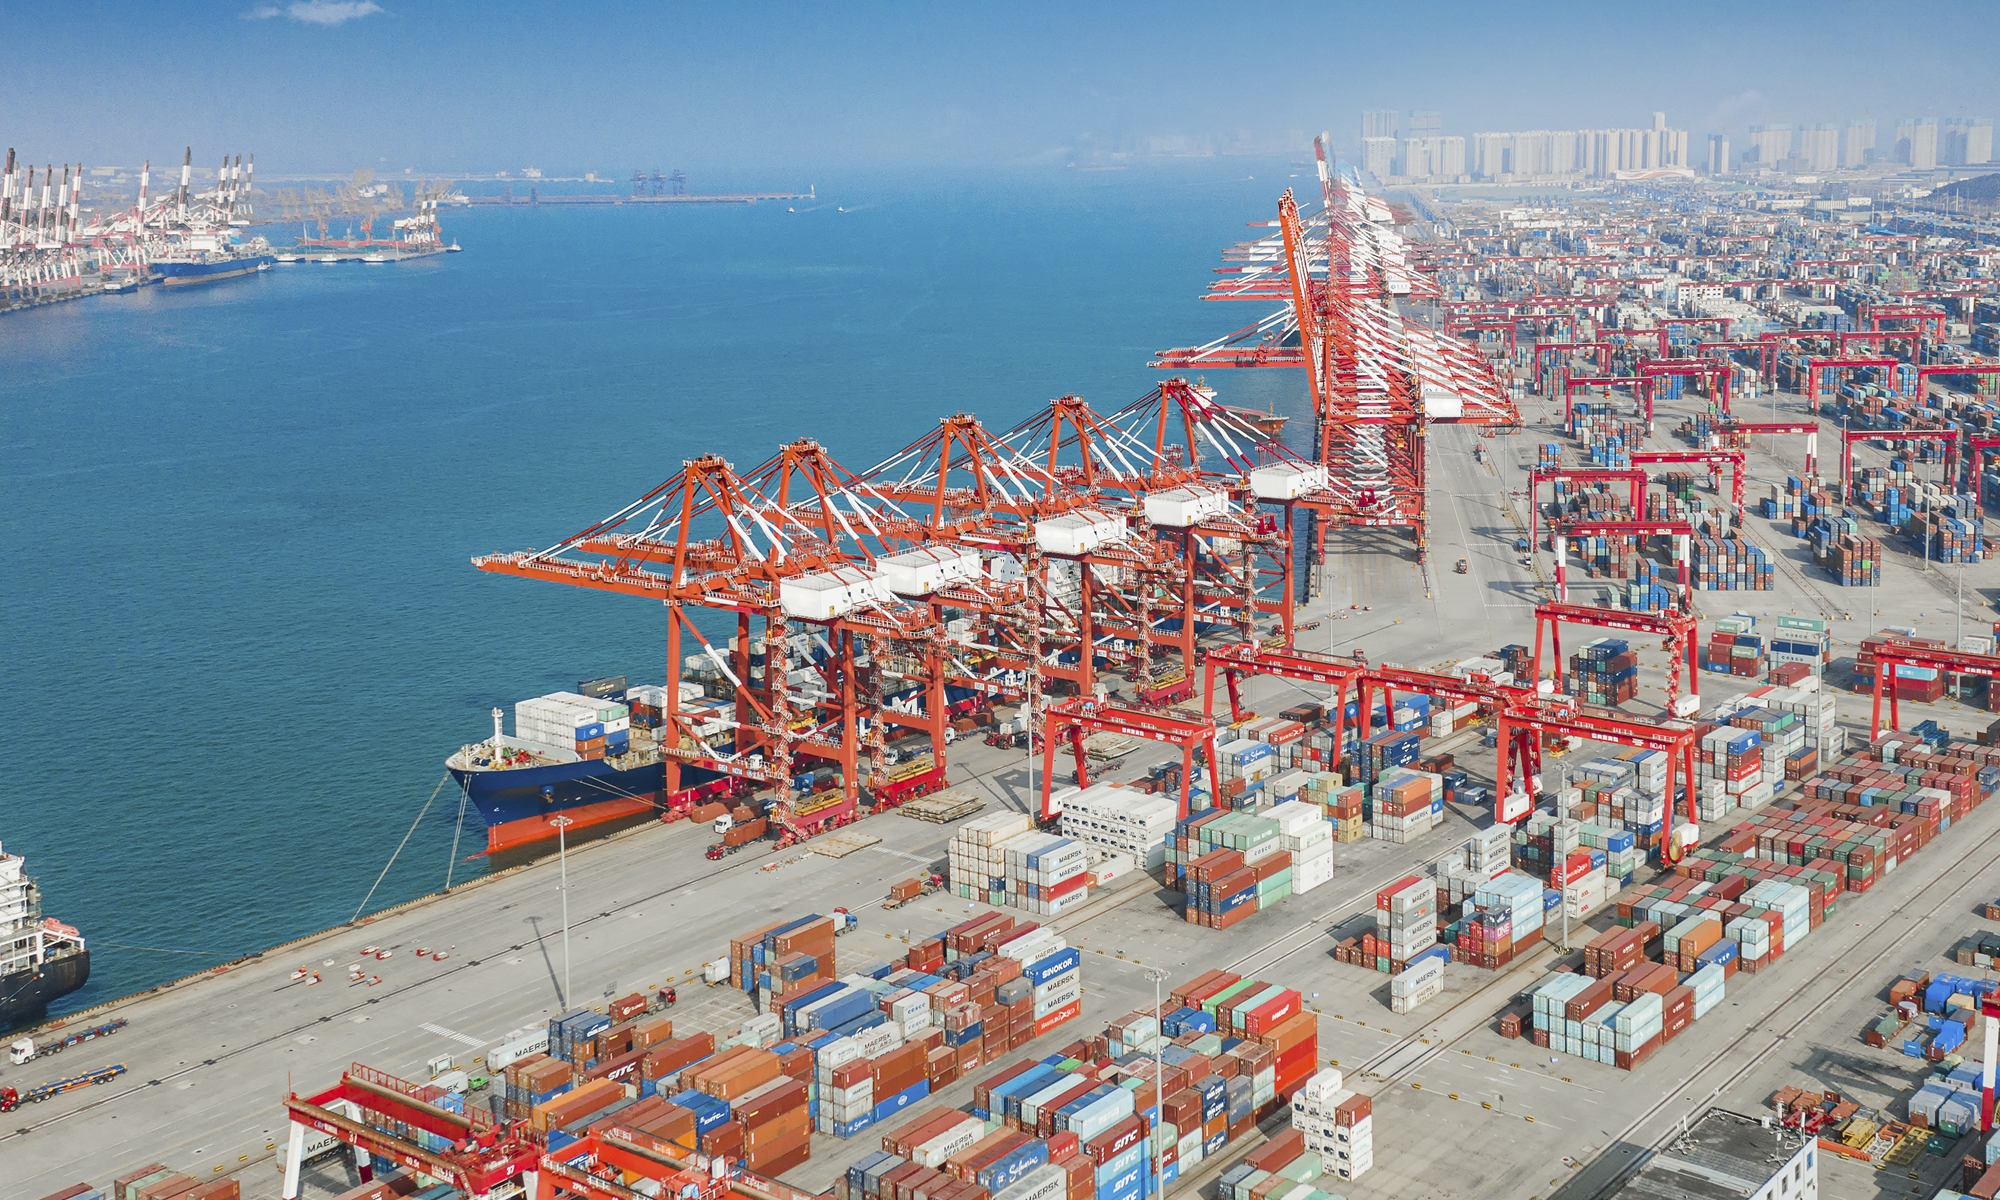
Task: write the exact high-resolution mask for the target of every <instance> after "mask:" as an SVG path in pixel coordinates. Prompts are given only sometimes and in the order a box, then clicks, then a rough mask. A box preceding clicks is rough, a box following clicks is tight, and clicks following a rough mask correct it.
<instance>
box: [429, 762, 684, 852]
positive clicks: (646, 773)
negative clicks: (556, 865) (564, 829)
mask: <svg viewBox="0 0 2000 1200" xmlns="http://www.w3.org/2000/svg"><path fill="white" fill-rule="evenodd" d="M449 769H450V771H451V777H452V779H453V780H454V781H455V782H457V784H458V786H459V787H460V788H461V789H463V790H464V792H465V794H466V796H467V798H468V799H469V800H470V801H471V805H472V807H473V808H474V809H476V810H478V812H479V816H480V819H481V820H483V821H484V822H486V838H487V849H488V851H489V852H491V851H495V850H501V849H505V848H507V847H510V846H516V845H520V844H522V843H524V842H531V841H539V840H542V839H544V838H551V837H554V836H555V827H554V826H552V825H550V824H549V818H550V817H553V816H556V815H558V814H562V815H565V816H568V817H570V818H571V819H572V821H574V822H575V824H576V825H577V826H589V825H594V824H602V823H604V822H606V821H613V820H618V819H620V818H622V817H625V816H630V815H633V814H637V813H641V812H645V811H648V810H658V809H664V808H667V807H669V804H668V801H667V798H666V797H664V796H663V795H662V791H663V789H664V788H665V786H666V768H665V767H664V766H662V765H661V764H659V763H654V764H652V765H650V766H644V767H636V768H633V769H630V770H620V769H618V768H617V767H616V766H613V765H612V764H611V763H609V762H607V761H605V760H602V759H585V760H584V761H582V762H573V763H556V764H552V765H550V766H544V767H519V768H515V769H513V770H504V771H466V770H460V769H459V768H456V767H452V768H449ZM721 778H722V777H721V776H719V775H717V774H715V773H714V772H711V771H703V770H699V769H696V768H693V767H683V768H682V769H681V788H682V790H683V791H686V790H690V789H700V788H701V787H703V786H704V785H706V784H709V783H712V782H714V781H716V780H718V779H721Z"/></svg>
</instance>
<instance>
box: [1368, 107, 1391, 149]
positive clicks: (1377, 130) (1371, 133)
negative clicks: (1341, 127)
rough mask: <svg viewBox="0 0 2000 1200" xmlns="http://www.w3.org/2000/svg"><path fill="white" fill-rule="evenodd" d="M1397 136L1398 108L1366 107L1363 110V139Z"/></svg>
mask: <svg viewBox="0 0 2000 1200" xmlns="http://www.w3.org/2000/svg"><path fill="white" fill-rule="evenodd" d="M1395 136H1396V110H1395V109H1393V108H1364V109H1362V110H1361V140H1363V141H1367V140H1368V139H1369V138H1393V137H1395Z"/></svg>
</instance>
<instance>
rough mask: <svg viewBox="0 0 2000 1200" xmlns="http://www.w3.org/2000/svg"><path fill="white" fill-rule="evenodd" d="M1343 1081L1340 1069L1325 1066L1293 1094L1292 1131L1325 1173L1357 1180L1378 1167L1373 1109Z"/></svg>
mask: <svg viewBox="0 0 2000 1200" xmlns="http://www.w3.org/2000/svg"><path fill="white" fill-rule="evenodd" d="M1343 1082H1344V1080H1343V1079H1342V1078H1341V1074H1340V1069H1339V1068H1338V1067H1323V1068H1321V1069H1320V1070H1319V1071H1318V1072H1316V1073H1315V1074H1314V1075H1313V1077H1312V1078H1311V1079H1309V1080H1307V1081H1306V1083H1305V1085H1304V1086H1303V1087H1301V1088H1299V1089H1298V1090H1297V1091H1296V1092H1294V1093H1292V1128H1293V1129H1295V1130H1297V1131H1298V1132H1299V1133H1301V1134H1302V1135H1304V1145H1305V1149H1306V1150H1307V1151H1308V1152H1309V1153H1312V1154H1317V1155H1318V1156H1319V1157H1320V1161H1321V1162H1322V1163H1323V1164H1324V1169H1325V1170H1327V1171H1330V1172H1331V1173H1332V1174H1333V1175H1334V1176H1336V1177H1337V1178H1340V1179H1347V1180H1354V1179H1359V1178H1360V1177H1361V1176H1363V1175H1365V1174H1367V1173H1368V1169H1369V1168H1370V1167H1372V1166H1374V1165H1375V1135H1374V1107H1373V1103H1372V1101H1371V1098H1370V1097H1367V1096H1363V1095H1359V1094H1357V1093H1355V1092H1353V1091H1350V1090H1348V1089H1347V1088H1345V1087H1342V1086H1341V1085H1342V1083H1343ZM1292 1190H1296V1189H1287V1191H1292Z"/></svg>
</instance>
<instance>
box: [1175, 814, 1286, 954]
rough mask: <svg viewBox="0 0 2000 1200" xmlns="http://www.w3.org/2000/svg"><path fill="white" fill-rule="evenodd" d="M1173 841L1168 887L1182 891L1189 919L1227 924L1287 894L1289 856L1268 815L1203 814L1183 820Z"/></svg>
mask: <svg viewBox="0 0 2000 1200" xmlns="http://www.w3.org/2000/svg"><path fill="white" fill-rule="evenodd" d="M1175 843H1176V848H1175V849H1174V850H1172V851H1170V852H1169V859H1170V861H1169V863H1168V868H1167V886H1169V887H1173V886H1175V884H1176V882H1178V883H1179V885H1180V888H1181V890H1182V891H1183V892H1185V893H1186V897H1187V908H1186V917H1187V920H1188V922H1189V923H1190V924H1196V925H1205V926H1208V927H1210V928H1213V929H1227V928H1229V927H1230V926H1231V925H1234V924H1236V923H1238V922H1240V921H1243V920H1246V919H1248V918H1249V916H1250V915H1251V914H1252V913H1255V912H1257V911H1259V909H1260V908H1261V907H1262V906H1263V905H1264V904H1267V903H1269V904H1275V903H1277V902H1278V901H1279V900H1281V899H1283V898H1284V897H1285V896H1288V895H1290V894H1291V885H1292V879H1293V875H1292V865H1293V862H1292V856H1291V854H1290V852H1288V851H1287V850H1286V849H1285V839H1284V835H1283V833H1282V832H1281V831H1280V829H1279V826H1278V823H1277V822H1276V821H1273V820H1271V819H1270V818H1268V817H1258V816H1252V815H1250V814H1249V813H1240V812H1221V811H1216V812H1209V813H1204V814H1202V815H1201V816H1198V817H1191V818H1189V819H1188V820H1187V821H1184V822H1182V824H1181V827H1180V832H1178V833H1176V835H1175ZM1182 845H1185V846H1186V847H1187V848H1186V849H1181V848H1179V847H1180V846H1182Z"/></svg>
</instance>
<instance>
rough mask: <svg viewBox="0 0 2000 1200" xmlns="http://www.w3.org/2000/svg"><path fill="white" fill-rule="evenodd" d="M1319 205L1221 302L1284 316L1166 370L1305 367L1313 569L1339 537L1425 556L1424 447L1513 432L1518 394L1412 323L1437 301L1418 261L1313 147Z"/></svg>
mask: <svg viewBox="0 0 2000 1200" xmlns="http://www.w3.org/2000/svg"><path fill="white" fill-rule="evenodd" d="M1315 149H1316V151H1317V153H1318V166H1319V175H1320V191H1321V196H1320V204H1319V207H1318V209H1317V211H1315V212H1313V213H1310V214H1308V213H1305V212H1302V211H1301V208H1300V205H1299V204H1298V202H1297V200H1296V199H1295V198H1294V196H1293V195H1292V193H1291V192H1290V191H1287V192H1286V193H1285V194H1284V195H1283V196H1282V197H1281V198H1280V199H1279V202H1278V220H1277V221H1276V225H1277V227H1278V228H1277V232H1276V233H1275V234H1272V235H1268V236H1266V237H1264V238H1262V239H1260V240H1258V241H1256V242H1252V243H1249V244H1247V245H1245V246H1239V247H1237V248H1236V249H1235V250H1234V251H1232V252H1231V254H1230V257H1231V258H1232V259H1233V260H1234V261H1235V262H1236V263H1238V264H1240V265H1238V266H1235V267H1232V268H1230V269H1229V270H1228V272H1227V275H1226V277H1225V278H1224V279H1223V280H1222V281H1220V282H1218V283H1217V284H1215V285H1214V286H1213V287H1212V288H1211V289H1210V292H1209V298H1210V299H1231V300H1235V299H1248V300H1258V301H1263V302H1267V303H1268V302H1271V301H1273V300H1276V301H1277V302H1279V303H1280V304H1281V305H1282V307H1280V308H1278V309H1277V310H1276V311H1274V312H1272V313H1271V314H1269V315H1267V316H1265V317H1264V318H1262V319H1260V320H1258V321H1257V322H1255V323H1254V324H1252V325H1249V326H1246V327H1244V328H1243V329H1240V330H1238V331H1236V332H1235V333H1232V334H1229V335H1226V336H1224V337H1222V338H1218V339H1216V340H1215V341H1213V342H1209V343H1207V344H1205V345H1201V346H1193V347H1186V348H1182V349H1175V350H1164V351H1161V352H1160V353H1159V354H1158V355H1156V356H1155V359H1154V362H1153V365H1154V366H1155V367H1159V368H1165V369H1171V370H1177V371H1194V370H1202V369H1206V368H1211V367H1252V366H1258V367H1262V366H1282V367H1302V368H1304V370H1305V372H1306V376H1307V386H1308V391H1309V393H1310V395H1311V396H1312V398H1313V407H1314V413H1315V415H1316V418H1317V428H1316V429H1315V436H1314V439H1313V450H1312V455H1313V458H1314V459H1315V460H1316V461H1317V463H1318V464H1319V465H1321V466H1323V467H1325V468H1326V471H1327V479H1326V483H1325V485H1324V488H1323V489H1320V490H1319V491H1318V492H1316V493H1315V494H1312V495H1308V496H1302V497H1300V498H1298V502H1299V506H1300V507H1303V508H1306V509H1308V510H1309V511H1311V512H1313V513H1314V515H1315V517H1316V518H1318V519H1317V520H1316V522H1315V524H1316V526H1317V529H1316V536H1315V539H1314V547H1315V554H1316V558H1318V559H1323V557H1324V548H1325V537H1326V532H1327V529H1328V528H1329V527H1332V528H1342V527H1349V526H1376V527H1387V528H1399V529H1408V530H1409V531H1410V533H1411V536H1412V537H1413V539H1414V541H1415V543H1416V545H1417V550H1418V554H1419V557H1421V556H1422V555H1423V554H1424V552H1425V549H1426V547H1427V544H1428V543H1427V536H1428V535H1427V523H1428V509H1427V503H1426V495H1425V492H1426V482H1427V480H1426V468H1425V453H1424V442H1425V435H1426V431H1427V428H1428V427H1429V426H1430V425H1433V424H1470V425H1485V426H1514V425H1518V424H1519V423H1520V413H1519V409H1518V407H1517V405H1516V404H1515V401H1514V398H1513V396H1512V394H1511V392H1510V391H1509V389H1508V388H1507V387H1506V386H1504V385H1503V384H1502V383H1501V382H1500V381H1499V380H1498V379H1497V378H1495V376H1494V375H1493V372H1492V369H1491V367H1490V366H1489V365H1488V363H1487V362H1486V361H1485V360H1484V359H1483V358H1482V357H1481V356H1480V355H1479V353H1478V352H1477V351H1476V350H1475V349H1473V348H1472V347H1470V346H1467V345H1466V344H1465V343H1463V342H1462V341H1460V340H1458V339H1457V338H1455V337H1451V336H1447V335H1444V334H1440V333H1436V332H1433V331H1432V330H1431V329H1430V328H1429V327H1428V326H1427V325H1425V324H1422V323H1419V322H1417V321H1413V320H1411V319H1409V318H1407V317H1406V316H1404V315H1403V313H1402V311H1401V309H1400V308H1399V304H1400V303H1401V302H1403V301H1405V300H1408V299H1411V298H1429V297H1435V296H1437V295H1438V289H1437V285H1436V283H1435V282H1434V281H1433V280H1431V279H1430V278H1429V277H1428V276H1427V275H1425V274H1424V273H1423V272H1422V271H1420V270H1418V269H1416V268H1415V267H1414V266H1413V265H1412V263H1411V261H1410V256H1409V253H1408V248H1407V246H1406V245H1405V244H1404V242H1403V239H1402V237H1401V236H1400V235H1398V234H1397V233H1396V232H1395V230H1394V228H1393V226H1394V220H1393V214H1392V212H1391V210H1390V209H1389V207H1388V206H1387V205H1386V204H1384V203H1383V202H1382V201H1381V200H1379V199H1377V198H1375V197H1373V196H1370V195H1368V194H1367V193H1365V192H1363V191H1362V190H1361V189H1360V188H1359V187H1358V186H1357V185H1356V184H1354V183H1353V182H1352V181H1351V180H1349V179H1346V178H1345V177H1342V176H1339V175H1336V174H1335V173H1334V172H1333V171H1332V170H1331V168H1330V164H1329V163H1328V161H1327V159H1326V152H1325V144H1324V141H1323V140H1322V141H1318V142H1316V143H1315Z"/></svg>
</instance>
